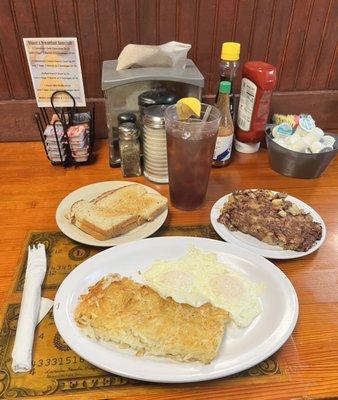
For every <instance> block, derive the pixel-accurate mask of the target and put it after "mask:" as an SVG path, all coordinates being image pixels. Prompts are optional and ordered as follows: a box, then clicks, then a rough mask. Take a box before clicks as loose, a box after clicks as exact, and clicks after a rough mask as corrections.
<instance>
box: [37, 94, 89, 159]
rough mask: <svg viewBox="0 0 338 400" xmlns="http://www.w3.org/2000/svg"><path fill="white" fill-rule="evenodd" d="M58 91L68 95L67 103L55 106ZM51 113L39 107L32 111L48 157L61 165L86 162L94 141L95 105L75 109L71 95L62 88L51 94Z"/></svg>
mask: <svg viewBox="0 0 338 400" xmlns="http://www.w3.org/2000/svg"><path fill="white" fill-rule="evenodd" d="M60 93H62V94H63V95H65V94H66V95H67V96H69V97H70V98H71V99H72V102H73V105H72V106H71V107H61V108H60V107H55V106H54V101H55V98H56V96H58V95H59V94H60ZM51 105H52V108H53V111H54V113H53V115H52V116H51V117H49V116H48V113H47V110H46V109H45V108H41V109H40V110H41V111H40V112H39V113H36V114H35V120H36V124H37V127H38V131H39V134H40V137H41V140H42V143H43V145H44V149H45V152H46V155H47V157H48V159H49V160H50V162H51V164H52V165H58V164H61V165H62V166H63V167H70V166H72V165H79V164H84V163H88V162H90V160H91V155H92V151H93V145H94V135H95V133H94V122H95V106H94V105H93V106H92V109H91V110H90V111H84V112H79V111H78V109H77V107H76V102H75V99H74V98H73V96H72V95H71V94H70V93H69V92H66V91H56V92H54V93H53V95H52V96H51Z"/></svg>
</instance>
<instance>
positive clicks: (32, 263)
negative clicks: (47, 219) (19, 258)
mask: <svg viewBox="0 0 338 400" xmlns="http://www.w3.org/2000/svg"><path fill="white" fill-rule="evenodd" d="M46 268H47V258H46V250H45V245H44V244H42V243H39V244H37V245H31V246H28V257H27V267H26V278H27V277H28V276H29V275H31V274H32V273H34V275H35V273H40V274H41V275H42V274H43V277H42V280H43V278H44V276H45V273H46ZM41 283H42V281H41Z"/></svg>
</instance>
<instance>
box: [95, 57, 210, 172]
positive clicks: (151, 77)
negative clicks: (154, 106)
mask: <svg viewBox="0 0 338 400" xmlns="http://www.w3.org/2000/svg"><path fill="white" fill-rule="evenodd" d="M116 66H117V60H108V61H104V62H103V65H102V85H101V88H102V90H103V92H104V98H105V106H106V118H107V128H108V141H109V162H110V166H112V167H115V166H119V165H120V155H119V148H118V129H117V128H118V122H117V116H118V115H119V114H120V113H122V112H132V113H134V114H136V116H137V118H138V123H139V124H140V125H141V121H140V113H139V105H138V96H139V95H140V94H141V93H144V92H146V91H149V90H152V89H156V88H162V89H166V90H167V91H168V92H169V93H172V94H173V95H175V97H176V98H177V99H180V98H182V97H197V98H198V99H201V96H202V89H203V87H204V78H203V75H202V74H201V72H200V71H199V70H198V68H197V67H196V65H195V64H194V63H193V61H192V60H189V59H188V60H187V65H186V68H179V69H178V68H163V67H146V68H130V69H125V70H121V71H116Z"/></svg>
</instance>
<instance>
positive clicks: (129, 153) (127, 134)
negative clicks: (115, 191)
mask: <svg viewBox="0 0 338 400" xmlns="http://www.w3.org/2000/svg"><path fill="white" fill-rule="evenodd" d="M118 129H119V147H120V155H121V170H122V174H123V176H124V177H129V176H140V175H141V163H140V142H139V133H138V130H137V127H136V125H135V124H133V123H132V122H125V123H123V124H121V125H120V126H119V128H118Z"/></svg>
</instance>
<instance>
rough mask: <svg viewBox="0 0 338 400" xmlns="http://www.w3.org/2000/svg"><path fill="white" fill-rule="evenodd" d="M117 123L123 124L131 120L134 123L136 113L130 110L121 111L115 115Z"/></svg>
mask: <svg viewBox="0 0 338 400" xmlns="http://www.w3.org/2000/svg"><path fill="white" fill-rule="evenodd" d="M117 122H118V124H119V125H120V124H123V123H125V122H132V123H134V124H136V115H135V114H134V113H132V112H123V113H121V114H119V115H118V116H117Z"/></svg>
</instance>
